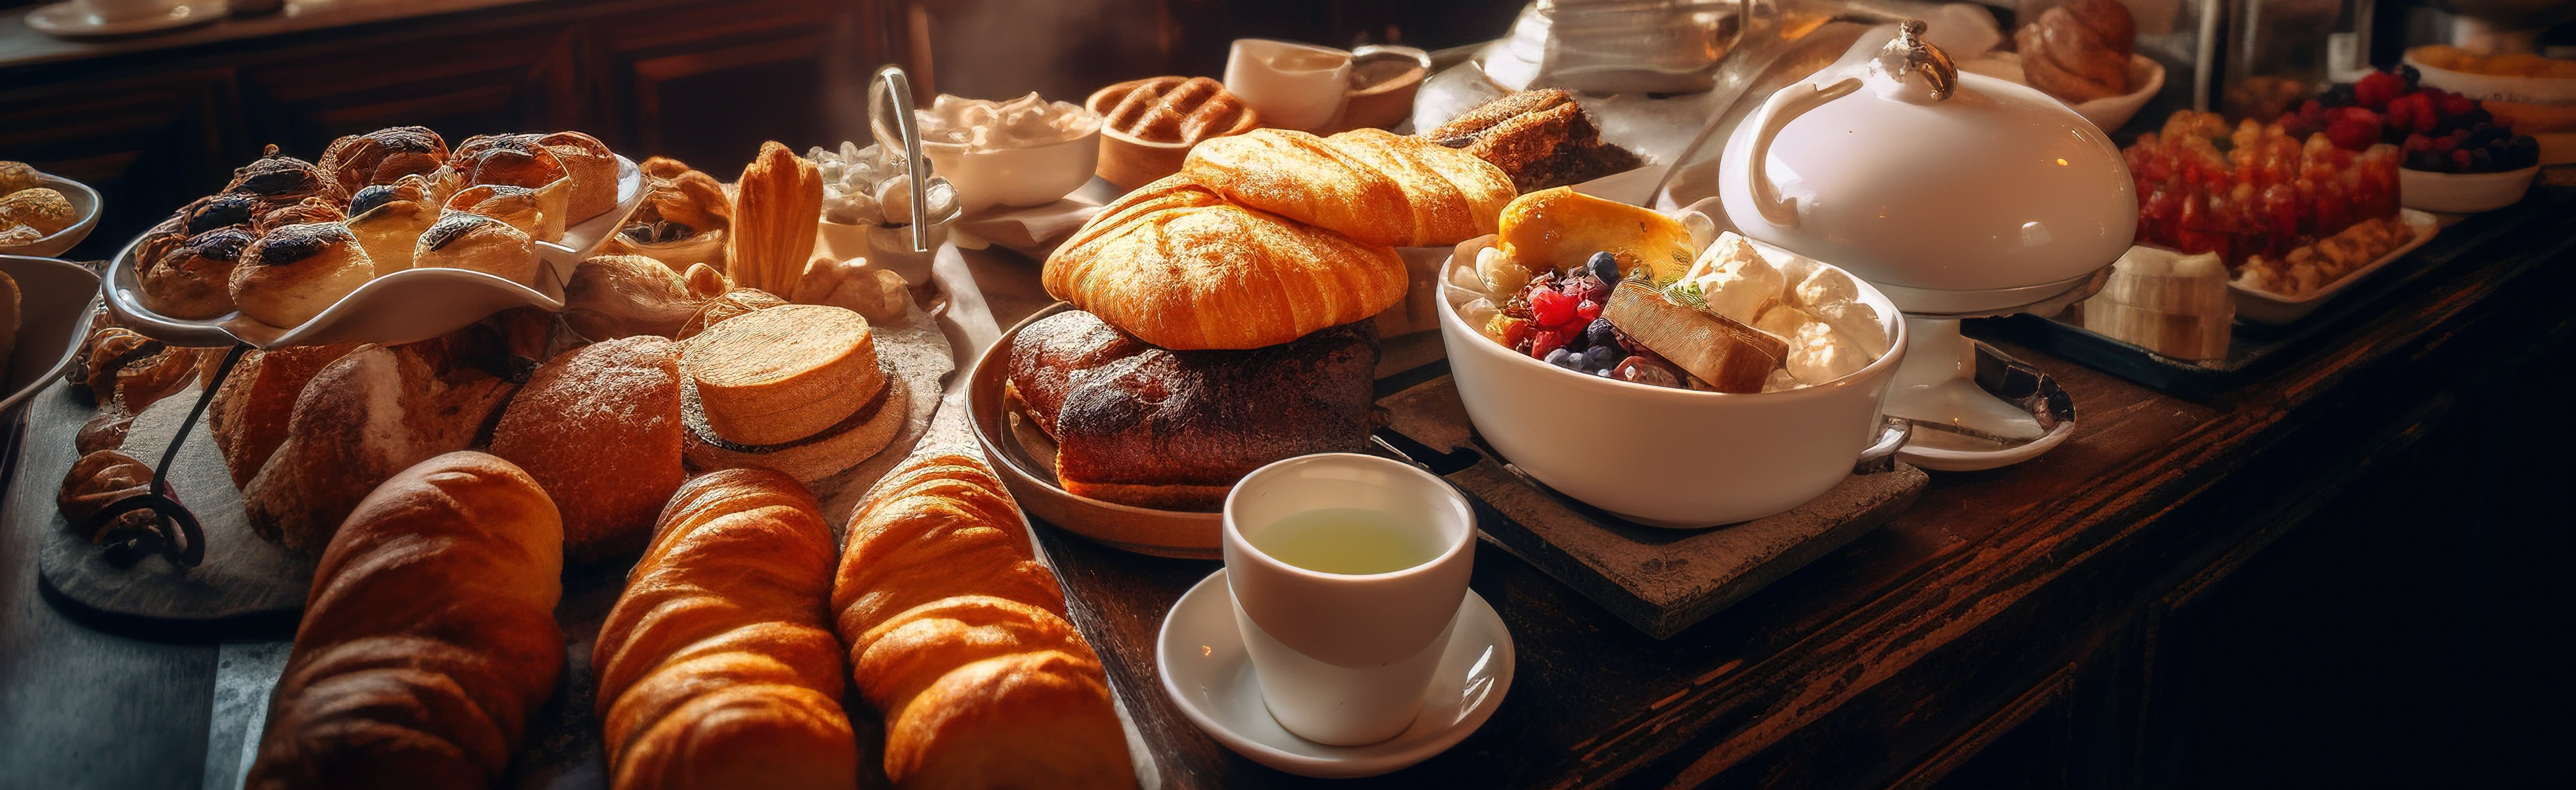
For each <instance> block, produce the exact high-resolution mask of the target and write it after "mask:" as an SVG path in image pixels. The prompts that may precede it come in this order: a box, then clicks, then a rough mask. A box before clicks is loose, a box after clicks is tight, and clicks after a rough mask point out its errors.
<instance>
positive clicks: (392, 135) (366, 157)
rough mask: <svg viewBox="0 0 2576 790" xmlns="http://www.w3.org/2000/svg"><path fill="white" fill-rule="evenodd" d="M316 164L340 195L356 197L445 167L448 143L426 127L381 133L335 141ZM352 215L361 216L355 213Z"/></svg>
mask: <svg viewBox="0 0 2576 790" xmlns="http://www.w3.org/2000/svg"><path fill="white" fill-rule="evenodd" d="M315 164H316V166H317V167H319V168H320V169H321V171H322V172H323V173H324V174H327V175H329V176H330V177H331V178H332V179H333V180H334V181H336V182H337V183H338V184H339V185H340V189H341V191H344V192H349V193H353V194H354V193H356V192H358V191H359V190H361V189H365V188H366V187H368V186H372V185H376V184H387V183H392V182H393V181H394V180H395V179H399V178H402V177H403V176H407V175H413V174H416V173H429V172H432V171H435V170H437V169H439V168H440V167H443V166H445V165H446V164H447V140H445V139H444V138H441V137H439V136H438V133H437V132H433V131H430V130H429V128H428V127H425V126H396V127H392V128H387V129H378V130H375V131H372V132H368V133H366V134H353V135H349V136H347V137H342V138H340V139H338V140H336V141H333V142H332V143H331V148H330V149H329V150H326V151H324V152H322V161H320V162H317V163H315ZM351 213H353V214H354V213H359V212H357V211H356V210H354V209H353V210H352V211H351Z"/></svg>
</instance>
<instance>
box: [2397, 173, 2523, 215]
mask: <svg viewBox="0 0 2576 790" xmlns="http://www.w3.org/2000/svg"><path fill="white" fill-rule="evenodd" d="M2538 175H2540V166H2539V165H2532V166H2530V167H2526V168H2523V169H2520V170H2506V171H2504V172H2500V173H2436V172H2433V171H2430V170H2414V169H2405V170H2399V171H2397V202H2398V203H2399V204H2400V205H2403V206H2405V207H2407V208H2411V209H2415V210H2417V211H2438V212H2442V213H2445V214H2475V213H2478V212H2481V211H2494V210H2496V209H2500V208H2504V207H2506V206H2510V205H2513V204H2515V203H2520V202H2522V196H2523V194H2524V193H2526V192H2530V191H2531V179H2532V177H2534V176H2538Z"/></svg>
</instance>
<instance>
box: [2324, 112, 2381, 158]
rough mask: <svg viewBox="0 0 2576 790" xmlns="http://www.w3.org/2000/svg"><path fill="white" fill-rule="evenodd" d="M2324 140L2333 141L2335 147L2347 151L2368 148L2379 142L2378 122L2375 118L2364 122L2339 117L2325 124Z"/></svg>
mask: <svg viewBox="0 0 2576 790" xmlns="http://www.w3.org/2000/svg"><path fill="white" fill-rule="evenodd" d="M2365 112H2367V111H2365ZM2326 139H2329V140H2333V141H2334V144H2335V147H2337V148H2342V149H2344V150H2347V151H2359V150H2361V149H2364V148H2369V147H2370V144H2371V143H2376V142H2379V122H2378V120H2377V119H2375V118H2374V119H2372V120H2370V121H2367V122H2364V121H2358V120H2354V119H2352V118H2348V117H2339V118H2336V119H2334V121H2333V122H2331V123H2328V124H2326Z"/></svg>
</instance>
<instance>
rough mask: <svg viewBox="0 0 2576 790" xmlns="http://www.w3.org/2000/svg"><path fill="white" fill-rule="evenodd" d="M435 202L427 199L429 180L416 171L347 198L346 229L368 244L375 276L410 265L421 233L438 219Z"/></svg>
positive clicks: (359, 240) (359, 243)
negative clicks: (347, 219) (347, 214)
mask: <svg viewBox="0 0 2576 790" xmlns="http://www.w3.org/2000/svg"><path fill="white" fill-rule="evenodd" d="M438 213H439V209H438V204H436V203H435V202H432V201H431V200H430V199H429V181H428V179H425V178H422V177H421V176H420V175H418V174H413V175H408V176H403V177H402V178H401V179H398V180H396V181H394V182H393V183H391V184H378V185H375V186H371V187H367V188H365V189H361V190H358V195H357V197H354V198H350V199H349V221H348V223H347V224H348V226H349V232H351V233H355V234H357V236H358V245H359V246H362V247H365V248H367V259H368V260H370V261H373V262H374V263H375V265H376V274H377V276H383V275H386V274H391V273H394V272H398V271H402V270H404V269H409V268H411V253H412V248H413V246H414V245H417V244H419V243H420V234H421V233H422V232H423V231H426V230H429V226H430V225H431V224H432V223H435V222H437V221H438Z"/></svg>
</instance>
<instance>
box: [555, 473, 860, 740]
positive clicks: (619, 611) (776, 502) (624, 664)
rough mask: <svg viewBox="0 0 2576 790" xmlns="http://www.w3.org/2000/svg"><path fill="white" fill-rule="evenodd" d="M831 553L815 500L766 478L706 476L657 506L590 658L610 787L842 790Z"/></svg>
mask: <svg viewBox="0 0 2576 790" xmlns="http://www.w3.org/2000/svg"><path fill="white" fill-rule="evenodd" d="M838 551H839V546H837V545H834V543H833V540H832V529H831V527H830V526H828V525H826V524H824V523H823V514H822V512H821V510H820V509H819V508H818V507H817V506H816V505H815V503H814V497H813V496H812V495H811V494H808V493H806V492H805V488H804V486H800V485H797V484H796V481H794V480H790V479H788V478H787V477H786V476H785V475H781V474H778V473H776V472H772V471H768V470H765V469H732V470H726V471H722V472H716V473H714V474H710V475H706V476H704V477H700V478H698V479H696V480H691V481H689V484H688V485H687V486H684V487H682V488H681V489H680V491H679V494H678V495H677V496H675V497H672V498H671V505H670V507H669V508H667V509H665V510H663V511H662V515H661V523H660V524H659V525H658V526H656V527H654V528H653V544H652V547H651V548H649V549H647V550H646V551H645V553H644V558H643V559H642V560H640V561H638V562H636V563H635V570H633V571H632V572H630V573H628V574H627V577H626V578H627V581H626V591H625V593H624V594H621V595H619V596H618V598H617V605H616V607H615V608H612V609H610V610H609V611H608V620H607V622H606V623H604V624H603V625H601V626H600V629H599V641H598V646H597V647H596V648H595V649H594V650H593V651H592V653H591V661H590V665H591V667H592V671H593V672H595V673H596V674H597V675H598V677H599V697H598V703H597V704H598V706H599V720H600V723H601V730H602V732H601V734H600V741H601V743H602V745H603V746H604V747H605V748H606V751H607V753H608V755H607V756H608V773H609V786H610V787H613V788H617V789H618V790H644V789H645V788H653V789H655V790H684V789H686V788H708V789H709V790H719V789H730V788H757V789H758V790H801V789H803V788H813V789H814V790H846V788H851V787H855V786H857V784H858V775H859V745H858V740H857V738H856V736H855V735H853V734H852V733H851V731H850V720H849V716H848V714H846V713H844V712H842V710H841V690H842V680H841V677H842V675H841V671H842V669H841V645H840V642H839V640H837V639H835V638H834V637H833V634H832V627H831V621H830V620H829V618H828V617H826V615H825V612H824V605H825V604H826V603H827V602H828V601H829V599H830V597H831V593H832V571H833V568H832V563H833V560H834V558H835V556H836V555H837V554H838Z"/></svg>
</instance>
